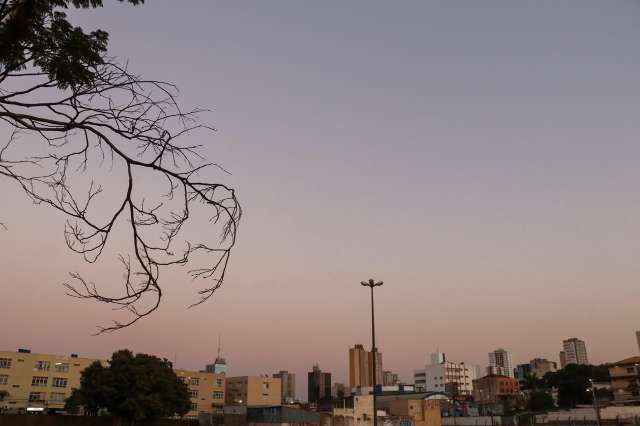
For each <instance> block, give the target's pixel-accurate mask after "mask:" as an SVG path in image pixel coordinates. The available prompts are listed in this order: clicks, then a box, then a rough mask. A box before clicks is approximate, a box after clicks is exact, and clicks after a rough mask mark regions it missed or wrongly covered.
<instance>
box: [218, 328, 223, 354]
mask: <svg viewBox="0 0 640 426" xmlns="http://www.w3.org/2000/svg"><path fill="white" fill-rule="evenodd" d="M220 353H222V337H221V336H220V333H218V358H220Z"/></svg>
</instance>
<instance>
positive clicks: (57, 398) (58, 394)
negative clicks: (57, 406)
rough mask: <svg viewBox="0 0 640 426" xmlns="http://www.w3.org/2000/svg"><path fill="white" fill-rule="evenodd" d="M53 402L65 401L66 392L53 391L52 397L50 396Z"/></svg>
mask: <svg viewBox="0 0 640 426" xmlns="http://www.w3.org/2000/svg"><path fill="white" fill-rule="evenodd" d="M49 401H51V402H64V393H63V392H51V398H49Z"/></svg>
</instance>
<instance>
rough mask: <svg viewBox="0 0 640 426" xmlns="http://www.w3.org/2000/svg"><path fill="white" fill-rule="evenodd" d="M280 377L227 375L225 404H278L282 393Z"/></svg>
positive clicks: (257, 405)
mask: <svg viewBox="0 0 640 426" xmlns="http://www.w3.org/2000/svg"><path fill="white" fill-rule="evenodd" d="M281 387H282V383H281V381H280V379H278V378H275V377H267V376H264V377H262V376H240V377H228V378H227V380H226V395H225V397H226V398H225V400H226V405H245V406H248V407H260V406H269V405H280V399H281V395H282V389H281Z"/></svg>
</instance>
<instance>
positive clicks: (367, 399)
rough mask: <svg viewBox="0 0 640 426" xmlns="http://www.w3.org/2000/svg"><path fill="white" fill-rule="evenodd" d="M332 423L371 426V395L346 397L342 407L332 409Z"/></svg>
mask: <svg viewBox="0 0 640 426" xmlns="http://www.w3.org/2000/svg"><path fill="white" fill-rule="evenodd" d="M333 424H334V425H349V426H373V395H357V396H352V397H350V398H347V400H345V404H344V405H343V406H342V407H339V408H334V409H333Z"/></svg>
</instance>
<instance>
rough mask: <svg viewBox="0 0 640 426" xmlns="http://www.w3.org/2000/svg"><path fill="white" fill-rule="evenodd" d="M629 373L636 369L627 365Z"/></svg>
mask: <svg viewBox="0 0 640 426" xmlns="http://www.w3.org/2000/svg"><path fill="white" fill-rule="evenodd" d="M627 373H635V369H634V368H633V367H627Z"/></svg>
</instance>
